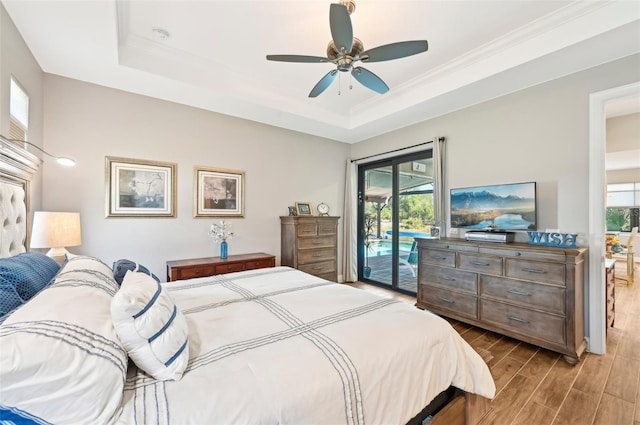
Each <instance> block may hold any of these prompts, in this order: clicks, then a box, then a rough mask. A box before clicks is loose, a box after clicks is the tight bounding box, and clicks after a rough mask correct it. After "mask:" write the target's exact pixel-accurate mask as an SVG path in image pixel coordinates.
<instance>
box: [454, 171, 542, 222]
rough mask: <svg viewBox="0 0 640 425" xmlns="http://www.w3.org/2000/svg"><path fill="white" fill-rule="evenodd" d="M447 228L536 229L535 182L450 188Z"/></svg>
mask: <svg viewBox="0 0 640 425" xmlns="http://www.w3.org/2000/svg"><path fill="white" fill-rule="evenodd" d="M450 205H451V227H452V228H462V229H478V230H480V229H484V230H536V229H537V225H536V217H537V215H536V183H535V182H529V183H510V184H498V185H493V186H476V187H463V188H458V189H451V204H450Z"/></svg>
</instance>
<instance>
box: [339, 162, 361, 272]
mask: <svg viewBox="0 0 640 425" xmlns="http://www.w3.org/2000/svg"><path fill="white" fill-rule="evenodd" d="M345 180H346V182H345V188H344V219H343V221H342V225H343V230H344V232H343V234H344V238H343V242H344V246H343V249H342V254H343V255H342V278H343V279H344V281H345V282H355V281H357V280H358V165H357V164H356V163H355V162H351V160H347V172H346V179H345Z"/></svg>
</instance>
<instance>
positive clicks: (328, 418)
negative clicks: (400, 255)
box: [0, 183, 495, 425]
mask: <svg viewBox="0 0 640 425" xmlns="http://www.w3.org/2000/svg"><path fill="white" fill-rule="evenodd" d="M0 185H2V183H0ZM27 198H28V196H27ZM12 234H16V235H19V234H22V233H20V232H16V231H12ZM19 238H20V237H19ZM25 240H26V239H21V240H20V241H19V242H20V244H24V242H25ZM0 243H1V244H7V243H9V242H8V240H6V239H3V240H2V241H0ZM13 243H14V245H15V241H13ZM18 251H21V252H19V253H13V254H5V255H4V256H5V257H9V259H8V260H11V259H14V258H16V257H20V258H23V257H25V255H27V256H29V255H32V256H34V257H36V259H37V260H38V261H40V257H38V256H37V254H31V253H26V254H25V253H23V252H22V251H24V247H23V248H22V249H20V250H18ZM0 261H2V260H0ZM30 261H31V259H30ZM125 264H126V265H127V267H126V268H125V269H126V270H124V272H123V270H121V269H120V268H118V267H116V264H114V265H107V264H105V263H104V262H102V261H101V260H100V259H97V258H92V257H88V256H72V257H70V258H69V259H68V261H67V262H66V263H65V264H64V265H63V267H62V268H61V269H59V270H55V273H54V274H53V276H52V277H51V278H50V280H49V282H47V283H46V285H44V286H43V288H42V289H40V290H38V291H37V293H36V294H34V295H33V296H31V297H30V298H29V299H28V300H26V302H24V304H22V305H21V306H19V307H17V308H15V309H14V310H13V311H12V312H10V313H9V314H8V315H6V316H5V317H4V318H3V319H2V323H1V324H0V420H6V421H14V422H15V423H90V424H149V423H157V424H188V423H192V424H243V423H246V424H258V423H260V424H263V423H264V424H271V423H282V424H311V423H318V424H343V423H344V424H366V423H369V424H404V423H411V424H414V423H426V422H429V423H430V424H447V425H452V424H458V423H460V424H463V423H468V424H490V423H492V421H493V412H492V410H491V409H490V405H489V399H490V398H492V397H493V395H494V392H495V385H494V382H493V380H492V378H491V374H490V372H489V369H488V367H487V366H486V363H485V361H483V359H482V358H481V357H480V355H479V354H478V353H477V352H475V351H474V350H473V349H472V348H471V347H470V346H469V345H468V344H467V343H466V342H465V341H464V340H463V339H462V338H461V337H460V336H459V335H458V334H457V332H455V331H454V330H453V329H452V328H451V326H450V325H449V324H448V323H447V322H446V321H445V320H443V319H441V318H439V317H438V316H436V315H434V314H431V313H429V312H426V311H421V310H418V309H416V308H413V307H412V306H409V305H407V304H404V303H402V302H399V301H396V300H394V299H391V298H381V297H378V296H376V295H373V294H370V293H367V292H365V291H362V290H359V289H355V288H352V287H349V286H346V285H340V284H336V283H332V282H328V281H326V280H323V279H320V278H318V277H315V276H311V275H308V274H305V273H303V272H300V271H298V270H295V269H292V268H289V267H274V268H269V269H259V270H252V271H246V272H239V273H230V274H226V275H218V276H212V277H206V278H197V279H191V280H185V281H178V282H170V283H164V282H158V280H157V278H155V276H153V275H151V274H150V273H148V272H145V271H146V270H145V269H143V268H142V267H140V266H139V265H137V264H135V262H131V261H128V262H126V263H125ZM1 273H2V267H0V274H1ZM48 273H51V271H49V272H48ZM47 277H48V275H46V274H45V276H44V277H42V279H43V280H46V279H47Z"/></svg>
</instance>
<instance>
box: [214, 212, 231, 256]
mask: <svg viewBox="0 0 640 425" xmlns="http://www.w3.org/2000/svg"><path fill="white" fill-rule="evenodd" d="M209 236H211V237H212V238H213V240H215V241H216V242H220V258H221V259H223V260H226V259H227V258H228V257H229V245H228V243H227V239H231V238H232V237H233V236H234V233H233V232H232V231H231V223H230V222H228V221H227V220H221V221H220V223H213V224H212V225H211V227H210V228H209Z"/></svg>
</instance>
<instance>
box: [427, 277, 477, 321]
mask: <svg viewBox="0 0 640 425" xmlns="http://www.w3.org/2000/svg"><path fill="white" fill-rule="evenodd" d="M420 301H422V302H423V303H425V304H426V305H427V306H428V307H432V308H434V309H436V310H447V311H450V312H452V313H456V314H458V315H460V316H464V317H468V318H470V319H476V318H477V317H478V300H477V298H476V297H475V296H473V295H466V294H461V293H460V292H453V291H447V290H446V289H441V288H436V287H434V286H430V285H420Z"/></svg>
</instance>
